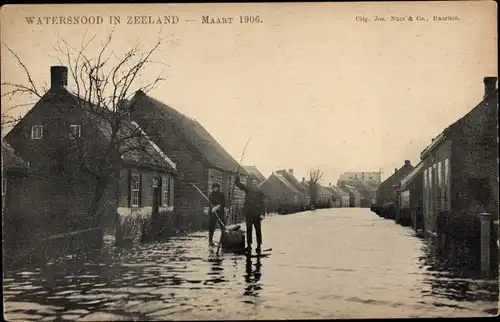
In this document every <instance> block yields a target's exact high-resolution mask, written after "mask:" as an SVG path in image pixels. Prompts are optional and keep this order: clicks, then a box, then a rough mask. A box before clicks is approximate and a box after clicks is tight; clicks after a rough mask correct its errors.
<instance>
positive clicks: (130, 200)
mask: <svg viewBox="0 0 500 322" xmlns="http://www.w3.org/2000/svg"><path fill="white" fill-rule="evenodd" d="M127 181H128V207H129V208H131V207H132V171H131V170H128V178H127Z"/></svg>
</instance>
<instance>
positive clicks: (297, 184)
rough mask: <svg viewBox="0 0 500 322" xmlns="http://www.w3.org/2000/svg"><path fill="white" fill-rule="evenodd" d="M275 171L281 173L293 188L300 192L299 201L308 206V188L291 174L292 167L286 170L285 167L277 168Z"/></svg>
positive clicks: (309, 200) (309, 198)
mask: <svg viewBox="0 0 500 322" xmlns="http://www.w3.org/2000/svg"><path fill="white" fill-rule="evenodd" d="M276 173H277V174H280V175H282V176H283V178H285V180H286V181H288V182H289V183H290V184H291V185H292V186H294V187H295V189H297V190H298V191H299V192H300V194H301V195H300V203H301V204H302V205H303V206H304V208H308V207H309V205H310V203H311V197H310V196H309V188H308V187H306V186H304V185H303V184H301V183H300V182H299V181H298V180H297V178H296V177H295V175H294V174H293V169H288V171H287V170H285V169H283V170H278V171H276ZM303 181H305V178H303Z"/></svg>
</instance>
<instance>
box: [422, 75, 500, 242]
mask: <svg viewBox="0 0 500 322" xmlns="http://www.w3.org/2000/svg"><path fill="white" fill-rule="evenodd" d="M496 81H497V78H496V77H485V78H484V84H485V91H484V97H483V99H482V100H481V101H480V102H479V103H478V105H476V106H475V107H474V108H473V109H472V110H471V111H470V112H469V113H467V114H466V115H465V116H463V117H462V118H460V119H459V120H458V121H456V122H455V123H453V124H451V125H450V126H448V127H447V128H446V129H445V130H444V131H443V132H442V133H440V134H439V135H438V136H437V137H436V138H434V139H433V140H432V143H431V144H430V145H429V146H428V147H427V148H426V149H425V150H424V151H423V152H422V153H421V155H420V159H421V160H422V163H423V215H424V227H425V231H426V233H427V234H430V235H436V234H437V232H438V230H439V229H440V227H443V225H445V222H448V223H449V224H450V225H451V226H453V229H454V230H455V231H454V232H452V231H451V230H449V233H452V234H458V235H457V236H456V237H457V238H459V239H463V238H464V237H465V236H467V237H472V238H474V239H475V238H477V237H478V232H479V228H478V220H477V218H476V216H475V215H477V213H478V212H490V213H492V214H495V215H497V214H498V112H497V109H498V89H497V88H496ZM441 218H442V219H443V220H440V219H441ZM451 226H449V227H451ZM443 228H444V227H443ZM450 229H451V228H450Z"/></svg>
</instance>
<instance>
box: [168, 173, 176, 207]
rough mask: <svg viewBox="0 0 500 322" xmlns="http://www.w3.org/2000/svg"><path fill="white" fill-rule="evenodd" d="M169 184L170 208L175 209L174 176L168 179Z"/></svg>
mask: <svg viewBox="0 0 500 322" xmlns="http://www.w3.org/2000/svg"><path fill="white" fill-rule="evenodd" d="M168 179H169V183H168V190H169V191H168V197H169V200H168V206H169V207H173V206H174V195H175V194H174V178H173V177H172V176H169V177H168Z"/></svg>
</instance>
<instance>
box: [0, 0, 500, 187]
mask: <svg viewBox="0 0 500 322" xmlns="http://www.w3.org/2000/svg"><path fill="white" fill-rule="evenodd" d="M132 13H133V14H135V15H141V14H142V15H178V16H179V18H180V19H181V22H180V23H179V24H177V25H165V26H163V28H162V29H161V31H160V27H159V26H158V25H127V24H125V22H126V16H127V15H130V14H132ZM246 13H252V14H256V15H259V16H260V18H261V19H262V20H263V23H261V24H256V25H241V24H232V25H203V24H201V15H213V16H215V15H217V14H218V15H219V16H238V15H240V14H246ZM68 14H70V15H101V16H104V19H105V23H103V24H102V25H99V26H88V25H87V26H85V25H29V24H27V23H26V20H25V18H24V17H25V16H46V15H58V16H59V15H68ZM109 15H117V16H121V17H122V24H120V25H118V26H116V28H115V33H114V39H113V42H112V48H113V49H114V50H115V51H116V52H118V53H120V52H123V51H125V50H126V49H128V48H129V47H130V46H131V44H133V43H134V42H135V41H136V40H137V39H139V40H140V43H141V44H143V45H144V46H145V48H148V47H150V46H152V45H153V44H154V42H155V41H156V40H157V37H158V33H159V32H161V35H162V36H164V37H168V39H169V41H170V43H169V44H167V45H166V46H164V47H162V48H161V50H160V51H159V52H157V55H156V56H155V57H154V58H155V59H157V60H160V61H162V62H164V63H166V64H168V66H162V68H163V69H164V74H165V75H166V76H167V79H166V81H164V82H163V83H162V84H161V85H159V86H158V87H157V88H155V89H154V90H153V91H152V92H150V94H151V95H152V96H154V97H155V98H157V99H159V100H161V101H163V102H165V103H167V104H169V105H170V106H172V107H173V108H175V109H177V110H178V111H180V112H182V113H184V114H186V115H188V116H190V117H192V118H195V119H196V120H198V121H199V122H200V123H201V124H202V125H204V126H205V127H206V129H207V130H208V131H209V132H210V133H211V134H212V135H213V136H214V137H215V138H216V140H217V141H218V142H220V144H221V145H222V146H223V147H224V148H225V149H226V150H227V151H228V152H229V153H230V154H231V155H232V156H233V157H234V158H235V159H236V160H237V161H239V160H240V158H241V154H242V152H243V148H244V146H245V143H246V142H247V140H248V138H249V137H251V140H250V143H249V145H248V148H247V151H246V154H245V157H244V160H243V164H245V165H256V166H257V167H258V168H259V169H260V170H261V172H262V173H263V174H264V175H265V176H268V175H269V174H270V173H271V172H272V171H275V170H278V169H282V168H286V169H288V168H293V169H294V170H295V173H296V174H297V176H298V177H299V178H301V177H302V176H306V175H307V173H308V171H309V169H311V168H313V167H320V168H321V169H322V170H323V171H324V183H328V182H332V183H334V182H336V181H337V178H338V176H339V175H340V174H341V173H342V172H344V171H378V170H379V169H382V171H383V175H382V177H383V178H385V177H387V176H388V175H389V174H391V173H392V172H393V171H394V168H395V167H400V166H402V165H403V163H404V160H405V159H409V160H411V161H412V163H413V164H417V163H418V161H419V154H420V152H421V151H422V150H423V149H424V148H425V147H426V146H427V145H428V144H429V143H430V141H431V139H432V138H433V137H435V136H436V135H438V134H439V133H440V132H441V131H442V130H443V129H444V128H445V127H446V126H448V125H449V124H451V123H453V122H454V121H456V120H457V119H458V118H460V117H461V116H463V115H464V114H465V113H467V112H468V111H469V110H471V109H472V108H473V107H474V106H475V105H476V104H477V103H478V102H479V101H480V100H481V99H482V95H483V92H484V85H483V78H484V77H485V76H497V49H496V45H497V38H496V37H497V35H496V34H497V31H496V5H495V4H494V2H470V3H468V2H463V3H451V2H448V3H437V2H434V3H420V4H418V3H413V4H404V3H389V4H385V5H384V4H381V3H370V4H360V3H358V4H339V3H333V4H327V3H321V4H298V3H291V4H287V5H284V4H280V5H277V4H264V5H230V4H225V5H222V4H220V5H213V4H212V5H203V6H202V5H144V4H141V5H117V6H111V5H79V6H47V5H45V6H26V7H13V6H10V7H5V6H4V7H2V20H1V33H2V34H1V36H2V41H3V42H4V43H6V44H8V45H9V46H10V47H11V48H13V49H14V50H16V51H17V52H18V53H19V56H20V57H21V59H23V61H24V62H25V64H26V66H27V67H28V68H29V70H30V71H31V73H32V74H33V78H34V80H35V82H38V83H44V82H47V83H49V82H50V74H49V68H50V66H51V65H57V64H58V61H57V59H56V57H55V56H54V55H55V54H56V52H55V51H54V45H55V44H56V37H57V35H59V36H60V37H62V38H64V39H66V40H68V41H69V42H70V43H73V44H75V45H78V44H79V43H80V42H81V40H82V38H83V36H84V34H85V33H87V37H89V35H94V34H96V35H97V40H103V39H104V37H105V36H106V35H107V34H109V32H110V30H111V29H112V26H111V25H110V24H109V23H108V22H107V16H109ZM358 15H359V16H362V15H364V16H366V17H370V18H372V17H373V16H375V15H380V16H384V17H389V18H390V15H401V16H403V15H413V16H416V15H421V16H424V17H427V18H429V19H430V20H431V21H429V22H420V23H417V22H411V23H374V22H372V23H362V22H357V21H356V19H355V17H356V16H358ZM433 15H438V16H458V17H459V19H460V20H458V21H447V22H433V21H432V16H433ZM189 19H193V20H196V22H184V21H185V20H189ZM96 45H97V43H96ZM96 49H97V47H96V48H94V50H96ZM1 53H2V61H1V63H2V80H4V81H11V82H23V81H25V78H24V77H23V74H22V73H21V70H20V69H19V67H18V66H16V65H15V62H14V60H13V59H12V57H11V56H9V55H8V53H6V52H5V49H4V47H2V52H1ZM157 71H158V69H152V70H150V71H149V72H148V73H146V74H145V75H143V78H144V80H145V81H147V80H148V79H152V78H154V77H155V76H156V75H157ZM69 85H70V86H71V83H70V84H69ZM3 103H5V102H3ZM2 108H5V105H4V104H2ZM19 112H21V111H17V113H19ZM24 112H25V111H24ZM3 134H4V133H3ZM167 153H168V152H167Z"/></svg>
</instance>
